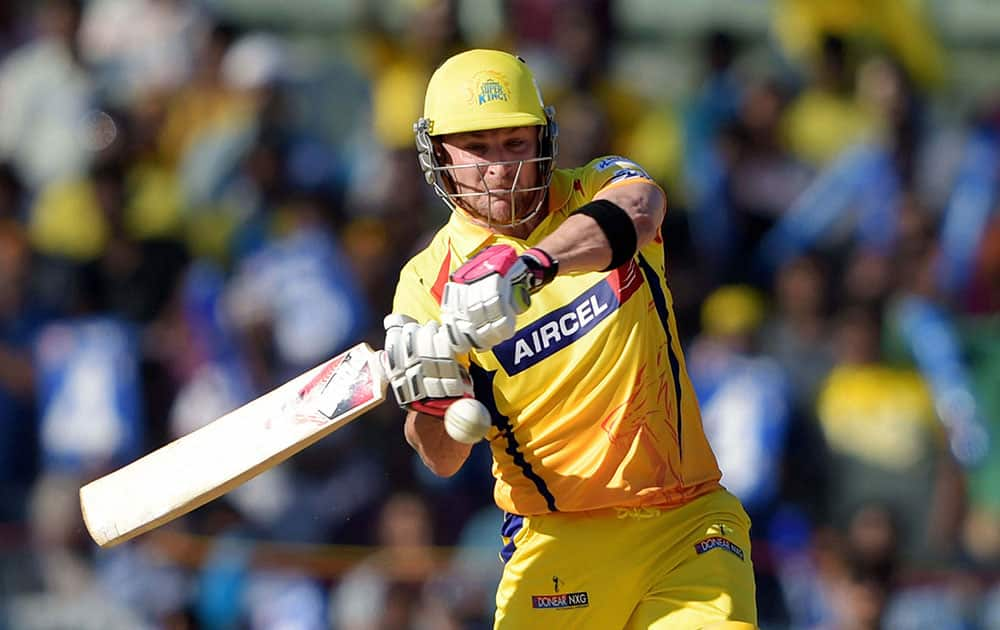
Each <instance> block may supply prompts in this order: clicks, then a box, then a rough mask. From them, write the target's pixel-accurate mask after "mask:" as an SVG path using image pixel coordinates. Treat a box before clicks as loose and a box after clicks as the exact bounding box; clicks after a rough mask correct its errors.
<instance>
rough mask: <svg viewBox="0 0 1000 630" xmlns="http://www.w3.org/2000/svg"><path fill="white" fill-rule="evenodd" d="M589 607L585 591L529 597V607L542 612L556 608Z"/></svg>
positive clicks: (588, 599) (588, 597) (588, 598)
mask: <svg viewBox="0 0 1000 630" xmlns="http://www.w3.org/2000/svg"><path fill="white" fill-rule="evenodd" d="M589 605H590V596H589V595H587V592H586V591H580V592H577V593H554V594H552V595H532V596H531V607H532V608H537V609H542V610H546V609H556V608H586V607H587V606H589Z"/></svg>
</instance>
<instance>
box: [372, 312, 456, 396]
mask: <svg viewBox="0 0 1000 630" xmlns="http://www.w3.org/2000/svg"><path fill="white" fill-rule="evenodd" d="M384 323H385V325H386V341H385V352H384V353H383V357H384V360H383V363H384V365H385V367H386V372H387V374H388V377H389V382H390V385H391V387H392V391H393V394H394V395H395V396H396V401H397V402H398V403H399V405H400V406H401V407H404V408H413V409H417V410H418V411H422V412H424V413H432V414H434V415H443V414H444V411H445V409H446V408H447V406H448V405H447V403H446V401H448V400H453V399H456V398H461V397H464V396H471V395H472V379H471V378H469V374H468V372H467V371H466V370H465V368H464V367H462V365H461V364H459V363H458V362H457V361H456V360H455V357H454V350H453V345H452V343H451V341H450V339H449V337H448V331H447V330H446V329H445V328H444V327H442V326H441V325H439V324H438V323H437V322H435V321H431V322H428V323H426V324H423V325H420V324H417V323H416V321H415V320H413V319H412V318H408V317H405V316H389V317H386V319H385V322H384ZM432 401H440V403H442V404H437V403H435V404H431V403H432Z"/></svg>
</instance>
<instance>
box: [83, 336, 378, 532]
mask: <svg viewBox="0 0 1000 630" xmlns="http://www.w3.org/2000/svg"><path fill="white" fill-rule="evenodd" d="M387 384H388V381H387V379H386V377H385V375H384V373H383V371H382V366H381V364H380V363H379V352H377V351H375V350H372V348H371V347H370V346H368V344H365V343H361V344H358V345H356V346H354V347H353V348H351V349H350V350H348V351H346V352H344V353H343V354H340V355H338V356H336V357H334V358H332V359H330V360H329V361H326V362H325V363H323V364H321V365H319V366H317V367H315V368H313V369H311V370H309V371H307V372H305V373H303V374H301V375H299V376H297V377H295V378H293V379H292V380H290V381H288V382H287V383H285V384H284V385H281V386H279V387H277V388H276V389H274V390H272V391H270V392H268V393H267V394H264V395H263V396H261V397H259V398H257V399H255V400H252V401H250V402H248V403H247V404H245V405H243V406H242V407H240V408H238V409H236V410H234V411H231V412H229V413H228V414H226V415H224V416H222V417H220V418H218V419H217V420H214V421H213V422H211V423H209V424H207V425H205V426H204V427H202V428H200V429H198V430H197V431H193V432H191V433H189V434H188V435H185V436H184V437H181V438H179V439H177V440H175V441H173V442H171V443H169V444H167V445H166V446H163V447H162V448H160V449H158V450H156V451H153V452H152V453H150V454H148V455H146V456H144V457H142V458H140V459H138V460H136V461H134V462H132V463H131V464H128V465H127V466H124V467H123V468H120V469H119V470H116V471H114V472H112V473H109V474H107V475H105V476H104V477H101V478H99V479H96V480H94V481H92V482H90V483H88V484H87V485H85V486H83V487H82V488H80V508H81V511H82V512H83V520H84V523H86V525H87V530H88V531H89V532H90V535H91V537H93V539H94V541H95V542H97V544H98V545H100V546H101V547H111V546H114V545H117V544H119V543H122V542H124V541H126V540H129V539H131V538H134V537H136V536H138V535H139V534H142V533H143V532H147V531H149V530H151V529H154V528H156V527H159V526H160V525H163V524H164V523H167V522H169V521H172V520H173V519H175V518H177V517H179V516H182V515H184V514H187V513H188V512H190V511H191V510H194V509H195V508H198V507H200V506H202V505H204V504H206V503H208V502H209V501H211V500H213V499H215V498H217V497H220V496H222V495H223V494H225V493H227V492H229V491H230V490H232V489H233V488H235V487H237V486H239V485H240V484H242V483H243V482H245V481H248V480H249V479H251V478H253V477H255V476H257V475H259V474H260V473H262V472H264V471H265V470H267V469H269V468H271V467H273V466H275V465H277V464H279V463H280V462H282V461H284V460H286V459H288V458H289V457H291V456H292V455H294V454H295V453H298V452H299V451H301V450H302V449H304V448H306V447H307V446H309V445H310V444H313V443H314V442H317V441H319V440H320V439H322V438H324V437H326V436H327V435H329V434H330V433H333V432H334V431H336V430H337V429H340V428H341V427H343V426H345V425H346V424H348V423H349V422H351V421H352V420H354V419H355V418H357V417H358V416H360V415H362V414H364V413H365V412H367V411H368V410H370V409H372V408H373V407H376V406H377V405H379V404H380V403H381V402H382V401H384V400H385V397H386V388H387Z"/></svg>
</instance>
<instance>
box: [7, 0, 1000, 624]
mask: <svg viewBox="0 0 1000 630" xmlns="http://www.w3.org/2000/svg"><path fill="white" fill-rule="evenodd" d="M467 46H484V47H500V48H506V49H510V50H514V51H516V52H518V53H519V54H521V55H522V56H523V57H525V58H526V59H527V61H528V62H529V64H530V65H531V66H532V67H533V68H534V69H536V71H537V74H538V76H539V79H540V83H541V84H542V89H543V93H544V94H545V95H546V99H547V101H548V102H549V103H551V104H554V105H555V106H556V109H557V117H558V121H559V124H560V127H561V132H560V137H559V140H560V155H559V162H560V164H561V165H564V166H572V165H577V164H582V163H584V162H585V161H587V160H588V159H590V158H591V157H594V156H597V155H600V154H606V153H620V154H624V155H627V156H629V157H631V158H633V159H635V160H637V161H638V162H639V163H641V164H643V165H644V166H645V167H647V168H648V169H649V170H650V172H651V173H652V174H653V175H654V176H655V177H656V179H657V180H658V181H659V182H660V183H661V184H662V185H663V186H664V188H665V189H666V190H667V192H668V196H669V200H670V201H669V205H670V209H669V214H668V216H667V218H666V221H665V224H664V228H663V230H664V237H665V246H666V248H667V257H668V261H669V274H670V280H671V283H672V287H673V292H674V299H675V308H676V311H677V314H678V318H679V322H680V328H681V331H682V333H683V335H684V341H685V345H686V347H687V352H688V357H689V367H690V370H691V374H692V378H693V379H694V381H695V384H696V388H697V389H698V392H699V397H700V398H701V399H702V403H703V406H704V409H705V423H706V427H707V430H708V431H709V434H710V438H711V440H712V442H713V445H714V446H715V448H716V450H717V452H718V454H719V457H720V460H721V463H722V467H723V469H724V472H725V480H724V481H725V483H726V484H727V486H728V487H730V488H731V489H733V490H734V491H735V492H736V493H737V494H738V495H740V497H741V498H742V499H743V500H744V502H745V504H746V505H747V508H748V510H749V511H750V512H751V514H752V515H753V517H754V533H753V534H754V540H755V542H754V554H753V555H754V562H755V566H756V568H757V571H758V588H759V591H760V612H761V624H762V626H763V627H765V628H866V627H878V625H879V624H880V623H881V624H882V627H886V628H892V629H910V628H935V629H949V628H955V629H960V628H961V629H966V628H1000V580H998V569H1000V451H998V449H997V447H996V440H997V439H998V438H1000V430H998V429H1000V316H998V315H997V313H998V307H1000V213H998V212H997V207H998V203H1000V201H998V200H1000V195H998V192H1000V183H998V182H1000V72H998V71H997V69H996V63H997V59H998V54H1000V5H998V4H996V3H994V2H989V1H987V0H925V1H923V2H920V1H919V0H871V1H867V2H866V1H863V0H843V1H840V2H823V1H822V0H780V1H776V2H771V3H769V2H763V1H760V0H710V1H709V0H700V1H699V2H688V1H679V0H677V1H675V0H671V1H669V2H667V1H662V2H661V1H657V0H604V1H601V0H589V1H579V2H571V1H567V0H534V1H532V0H456V1H454V2H449V1H441V0H391V1H386V2H375V3H367V2H364V1H363V0H286V1H285V2H280V3H276V2H270V1H268V0H203V1H201V2H195V1H188V0H90V1H87V2H82V3H77V2H71V1H69V0H51V1H48V0H42V1H39V2H27V1H23V0H22V1H17V0H15V1H13V2H10V1H8V2H4V3H3V4H2V5H0V486H2V499H0V594H2V599H0V628H6V627H9V628H17V629H28V628H39V629H41V628H102V629H107V628H129V629H132V628H283V629H285V628H322V627H334V628H343V629H364V628H421V629H422V628H433V629H445V628H486V627H489V619H490V614H491V612H492V589H493V586H494V585H495V583H496V580H497V579H498V574H499V570H500V567H499V563H498V561H497V560H496V551H497V549H498V539H497V532H498V528H499V524H500V515H499V514H498V513H497V511H496V508H494V507H493V506H492V503H491V495H490V491H491V482H490V477H489V466H488V460H489V454H488V452H487V449H486V448H485V446H483V445H481V446H479V447H477V449H476V451H475V454H474V457H473V459H472V461H470V463H469V464H467V465H466V467H465V468H464V469H463V470H462V471H461V473H460V474H459V475H457V476H456V477H455V478H452V479H448V480H441V479H436V478H433V477H432V476H430V475H429V474H428V473H427V472H426V471H424V470H423V468H422V467H421V465H420V464H419V462H418V460H417V459H416V457H415V456H414V455H413V454H412V453H411V452H410V450H409V449H408V447H407V446H406V445H405V443H404V441H403V438H402V431H401V430H400V428H401V427H400V424H401V414H400V413H399V412H398V410H397V409H395V408H394V407H392V406H391V405H386V406H385V407H384V408H382V409H380V410H378V411H377V412H375V413H372V414H370V415H369V416H366V417H365V418H364V420H362V421H360V422H358V423H356V424H355V425H353V426H352V427H351V428H349V429H347V430H344V431H341V432H338V433H337V434H335V435H334V436H333V437H331V438H330V439H328V440H326V441H324V442H322V443H320V444H318V445H316V446H314V447H312V448H310V449H309V450H307V451H305V452H303V453H302V454H300V455H299V456H297V457H296V458H294V460H292V461H291V462H290V463H288V464H286V465H284V466H282V467H280V468H278V469H275V470H274V471H272V472H270V473H268V474H266V475H264V476H263V477H261V478H260V479H258V480H257V481H255V482H253V483H251V484H249V485H247V486H246V487H244V488H243V489H241V490H240V491H238V492H234V493H232V494H231V495H229V496H227V497H225V498H223V499H220V500H218V501H216V502H214V503H212V504H210V505H209V506H207V507H205V508H203V509H201V510H199V511H197V512H196V513H194V514H193V515H191V516H190V517H187V518H185V519H183V520H181V521H179V522H177V523H175V524H173V525H171V526H169V527H166V528H163V529H162V530H161V531H159V532H156V533H153V534H150V535H147V536H144V537H143V538H141V539H139V540H137V541H136V542H134V543H130V544H128V545H124V546H122V547H119V548H116V549H114V550H110V551H102V552H98V551H97V550H96V548H95V547H94V545H93V544H92V543H91V541H90V540H89V538H88V537H87V534H86V532H85V530H84V529H83V526H82V523H81V521H80V516H79V513H78V509H79V508H78V503H77V497H76V491H77V489H78V487H79V486H80V484H81V483H82V482H83V481H85V480H88V479H91V478H94V477H95V476H97V475H99V474H101V473H102V472H105V471H107V470H109V469H111V468H114V467H117V466H119V465H121V464H122V463H124V462H127V461H129V460H130V459H132V458H134V457H136V456H138V455H140V454H141V453H144V452H146V451H148V450H151V449H152V448H154V447H156V446H158V445H160V444H162V443H164V442H165V441H167V440H169V439H172V438H173V437H176V436H177V435H180V434H183V433H186V432H188V431H190V430H191V429H193V428H195V427H197V426H199V425H200V424H201V423H204V422H205V421H207V420H209V419H211V418H213V417H216V416H217V415H219V414H220V413H221V412H223V411H225V410H226V409H229V408H232V407H234V406H236V405H237V404H239V403H241V402H244V401H246V400H249V399H251V398H253V397H255V396H256V395H259V394H260V393H261V392H263V391H266V390H268V389H269V388H271V387H272V386H274V385H275V384H277V383H279V382H281V381H283V380H284V379H285V378H287V377H289V376H291V375H293V374H296V373H298V372H300V371H302V370H303V369H304V368H305V367H307V366H310V365H313V364H315V363H317V362H318V361H320V360H322V359H323V358H325V357H327V356H330V355H331V354H333V353H335V352H337V351H339V350H340V349H342V348H344V347H345V346H347V345H350V344H351V343H354V342H356V341H357V340H361V339H366V340H368V341H370V342H371V343H373V344H375V345H378V344H380V342H381V327H380V321H381V318H382V315H383V314H384V313H385V312H387V310H388V309H389V306H390V301H391V290H392V286H393V284H394V279H395V274H396V273H397V271H398V269H399V267H400V265H401V264H402V262H403V261H404V260H405V259H406V258H407V257H408V256H409V255H410V254H411V253H413V252H415V251H416V250H417V249H418V248H419V247H420V246H421V244H422V243H423V242H424V239H426V238H427V236H428V235H429V231H430V230H432V229H433V228H434V226H436V225H439V224H440V223H441V222H442V221H444V220H445V218H446V210H445V209H444V207H443V206H442V204H440V202H438V201H437V200H436V199H435V198H433V196H432V194H431V193H430V189H429V188H428V187H427V186H425V185H424V184H423V182H422V180H421V177H420V173H419V170H418V167H417V163H416V159H415V156H414V152H413V148H412V134H411V129H410V126H411V124H412V122H413V121H414V119H415V118H416V117H417V115H418V113H419V111H420V107H421V104H422V103H421V100H422V90H423V87H424V85H425V81H426V79H427V77H428V76H429V74H430V72H431V71H432V70H433V68H434V67H435V65H436V64H437V63H439V62H440V61H441V60H442V59H443V58H444V57H446V56H447V55H448V54H450V53H452V52H454V51H457V50H460V49H462V48H464V47H467ZM990 432H992V434H993V436H994V439H993V442H992V445H991V443H990V441H989V440H988V434H989V433H990Z"/></svg>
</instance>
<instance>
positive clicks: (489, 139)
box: [442, 127, 542, 225]
mask: <svg viewBox="0 0 1000 630" xmlns="http://www.w3.org/2000/svg"><path fill="white" fill-rule="evenodd" d="M442 147H443V148H444V151H445V153H446V158H447V160H446V162H447V164H448V165H449V166H452V167H456V166H457V167H461V166H465V168H451V169H449V170H448V173H449V174H450V176H451V179H452V182H453V183H454V187H455V191H454V192H455V193H456V194H459V195H461V194H464V193H488V194H473V195H469V196H465V197H459V203H461V204H462V206H463V207H464V208H465V209H466V210H468V211H469V212H472V213H473V214H475V215H477V216H479V217H481V218H483V220H486V221H489V222H491V223H494V224H501V225H502V224H507V223H510V222H511V220H512V219H517V218H521V217H523V216H525V215H527V214H528V213H530V212H531V211H532V210H534V208H535V205H536V203H537V200H538V195H539V194H542V193H541V192H540V191H528V192H523V191H521V189H524V188H530V187H533V186H538V185H539V181H538V180H539V175H538V162H522V160H531V159H533V158H537V157H538V127H509V128H504V129H491V130H489V131H469V132H465V133H456V134H450V135H447V136H444V137H443V138H442ZM511 191H514V192H511Z"/></svg>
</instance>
